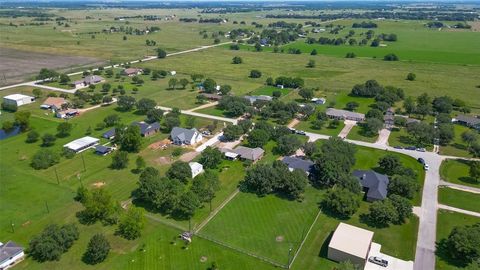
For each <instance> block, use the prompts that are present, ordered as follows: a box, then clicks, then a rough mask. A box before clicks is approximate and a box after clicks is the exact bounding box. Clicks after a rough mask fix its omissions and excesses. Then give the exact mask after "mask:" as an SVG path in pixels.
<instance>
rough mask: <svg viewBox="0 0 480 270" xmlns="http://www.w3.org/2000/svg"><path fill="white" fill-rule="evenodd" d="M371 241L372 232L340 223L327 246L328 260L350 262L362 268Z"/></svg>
mask: <svg viewBox="0 0 480 270" xmlns="http://www.w3.org/2000/svg"><path fill="white" fill-rule="evenodd" d="M372 239H373V232H371V231H368V230H365V229H362V228H358V227H355V226H352V225H348V224H345V223H340V224H338V227H337V229H336V230H335V232H334V233H333V236H332V240H330V244H328V258H329V259H330V260H334V261H337V262H343V261H350V262H352V263H353V264H358V265H361V266H364V265H365V262H366V260H367V257H368V253H369V252H370V247H371V245H372Z"/></svg>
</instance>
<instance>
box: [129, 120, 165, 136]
mask: <svg viewBox="0 0 480 270" xmlns="http://www.w3.org/2000/svg"><path fill="white" fill-rule="evenodd" d="M132 125H136V126H138V127H139V128H140V134H142V135H145V134H146V133H148V132H150V131H152V130H159V129H160V123H158V122H155V123H152V124H147V123H145V122H133V123H132Z"/></svg>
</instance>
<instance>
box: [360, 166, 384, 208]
mask: <svg viewBox="0 0 480 270" xmlns="http://www.w3.org/2000/svg"><path fill="white" fill-rule="evenodd" d="M353 176H355V177H357V178H358V181H359V183H360V185H361V186H362V187H363V190H364V191H365V196H366V199H367V201H369V202H373V201H379V200H383V199H385V198H387V194H388V183H389V180H388V177H387V176H386V175H384V174H379V173H377V172H375V171H372V170H368V171H364V170H355V171H353Z"/></svg>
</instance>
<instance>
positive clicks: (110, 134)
mask: <svg viewBox="0 0 480 270" xmlns="http://www.w3.org/2000/svg"><path fill="white" fill-rule="evenodd" d="M114 136H115V128H112V129H109V130H107V131H106V132H105V133H103V134H102V137H103V138H105V139H110V138H112V137H114Z"/></svg>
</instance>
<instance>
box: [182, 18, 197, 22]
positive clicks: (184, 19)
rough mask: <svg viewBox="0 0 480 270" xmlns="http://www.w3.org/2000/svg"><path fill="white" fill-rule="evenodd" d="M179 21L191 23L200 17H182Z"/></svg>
mask: <svg viewBox="0 0 480 270" xmlns="http://www.w3.org/2000/svg"><path fill="white" fill-rule="evenodd" d="M179 21H181V22H187V23H189V22H197V21H198V19H197V18H180V19H179Z"/></svg>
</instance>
